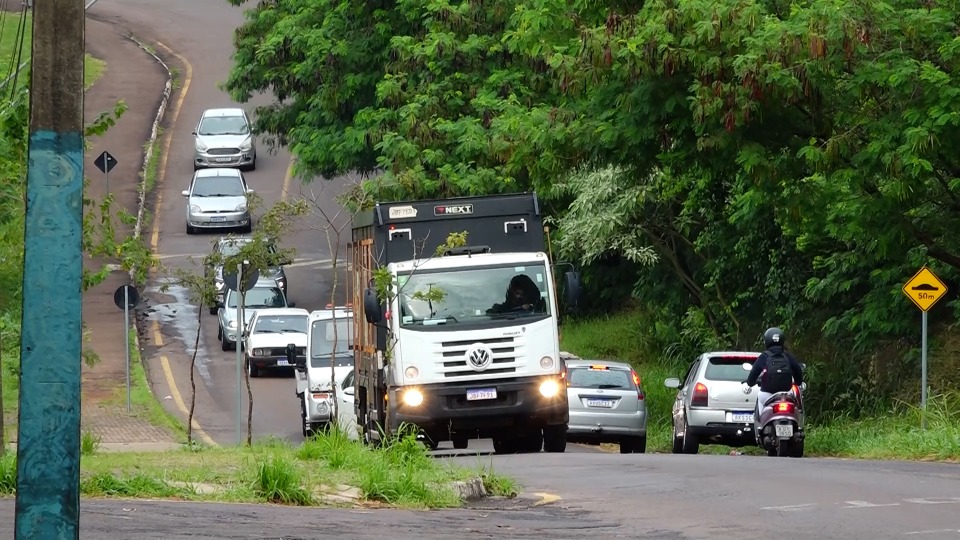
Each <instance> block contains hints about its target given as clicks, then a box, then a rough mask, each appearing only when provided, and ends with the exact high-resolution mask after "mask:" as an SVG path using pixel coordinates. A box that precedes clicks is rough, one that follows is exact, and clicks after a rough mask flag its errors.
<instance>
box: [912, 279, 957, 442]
mask: <svg viewBox="0 0 960 540" xmlns="http://www.w3.org/2000/svg"><path fill="white" fill-rule="evenodd" d="M903 294H905V295H907V298H909V299H910V300H912V301H913V303H914V304H916V306H917V307H918V308H920V311H921V312H922V313H921V321H922V322H921V324H920V326H921V328H920V332H921V338H920V343H921V345H920V409H921V411H922V413H921V415H920V427H921V429H926V428H927V312H928V311H930V308H932V307H933V305H934V304H936V303H937V301H939V300H940V299H941V298H943V296H944V295H945V294H947V286H946V285H944V283H943V282H942V281H940V278H938V277H937V276H936V274H934V273H933V272H932V271H931V270H930V269H929V268H927V267H926V266H924V267H923V268H921V269H920V271H919V272H917V273H916V274H914V276H913V277H912V278H910V280H909V281H907V282H906V283H905V284H904V285H903Z"/></svg>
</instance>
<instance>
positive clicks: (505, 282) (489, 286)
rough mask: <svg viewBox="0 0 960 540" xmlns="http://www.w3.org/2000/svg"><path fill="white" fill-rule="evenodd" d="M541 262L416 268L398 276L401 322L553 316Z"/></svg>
mask: <svg viewBox="0 0 960 540" xmlns="http://www.w3.org/2000/svg"><path fill="white" fill-rule="evenodd" d="M548 279H549V276H548V275H547V272H546V267H545V266H544V265H543V264H525V265H517V266H514V265H510V266H486V267H482V268H478V267H474V268H463V269H445V270H438V271H424V270H417V271H415V272H413V273H410V274H401V275H399V276H397V282H398V284H399V288H400V292H399V299H400V324H401V325H402V326H407V327H409V326H430V325H441V324H442V325H450V324H458V323H461V324H462V323H473V324H476V323H483V322H488V321H502V320H505V319H517V318H521V317H523V318H530V317H534V318H544V317H548V316H550V293H549V289H548V288H547V280H548Z"/></svg>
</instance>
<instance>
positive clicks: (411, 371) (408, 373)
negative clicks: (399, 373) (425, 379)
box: [403, 366, 420, 379]
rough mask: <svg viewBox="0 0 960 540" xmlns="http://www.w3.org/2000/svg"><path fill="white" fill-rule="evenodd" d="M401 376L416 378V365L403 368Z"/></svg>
mask: <svg viewBox="0 0 960 540" xmlns="http://www.w3.org/2000/svg"><path fill="white" fill-rule="evenodd" d="M403 376H404V377H406V378H408V379H416V378H417V377H419V376H420V370H419V369H417V366H409V367H407V369H405V370H403Z"/></svg>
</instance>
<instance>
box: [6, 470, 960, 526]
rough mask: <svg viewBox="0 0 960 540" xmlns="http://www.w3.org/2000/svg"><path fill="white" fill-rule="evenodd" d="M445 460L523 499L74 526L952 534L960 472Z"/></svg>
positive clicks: (110, 519) (173, 511) (206, 514)
mask: <svg viewBox="0 0 960 540" xmlns="http://www.w3.org/2000/svg"><path fill="white" fill-rule="evenodd" d="M452 461H453V462H454V463H458V464H461V465H464V466H470V467H477V466H486V467H488V468H489V467H492V468H494V469H495V470H497V471H499V472H501V473H506V474H510V475H512V476H515V477H516V478H518V479H519V480H520V482H521V483H522V484H523V488H524V495H523V496H521V497H520V498H518V499H513V500H497V499H488V500H483V501H480V502H478V503H473V504H471V505H470V506H469V507H468V508H465V509H458V510H437V511H430V512H416V511H400V510H382V509H380V510H366V509H324V510H317V509H302V508H290V507H280V506H274V505H235V504H202V505H201V504H197V503H192V502H190V503H180V502H159V501H105V500H84V501H83V503H82V505H81V508H82V512H83V517H82V519H81V528H82V535H81V536H82V537H83V538H90V539H98V540H100V539H102V540H113V539H118V540H119V539H126V538H134V537H136V538H148V539H152V538H171V539H173V538H192V539H214V538H216V539H227V538H283V539H294V538H321V537H326V536H337V537H340V538H351V539H352V538H373V537H374V536H376V537H380V536H384V537H386V536H389V537H390V538H392V539H397V540H406V539H411V540H433V539H438V540H439V539H447V538H461V539H476V538H551V539H580V538H658V539H699V538H704V539H706V538H710V539H716V538H722V539H727V538H730V539H733V538H736V539H744V540H754V539H756V540H761V539H762V540H769V539H771V538H777V539H784V540H793V539H797V540H800V539H820V540H834V539H835V540H841V539H842V540H849V539H859V538H871V539H887V538H890V539H893V538H900V539H913V538H916V539H918V540H927V539H930V540H936V539H950V538H958V537H960V512H958V510H960V469H958V467H957V466H956V465H945V464H944V465H941V464H914V463H899V462H870V461H845V460H827V459H806V458H805V459H801V460H796V459H790V458H784V459H777V458H766V457H749V456H706V455H699V456H688V455H650V454H633V455H630V454H628V455H620V454H608V453H567V454H539V455H531V454H527V455H516V456H497V457H496V458H491V457H486V456H472V457H467V456H463V457H457V458H452ZM554 494H558V495H559V496H560V497H562V498H560V499H557V497H556V496H555V495H554ZM541 503H542V504H541ZM12 520H13V501H12V500H10V499H7V500H2V501H0V522H3V523H12ZM3 535H7V536H3ZM11 537H12V535H11V533H9V531H0V538H11Z"/></svg>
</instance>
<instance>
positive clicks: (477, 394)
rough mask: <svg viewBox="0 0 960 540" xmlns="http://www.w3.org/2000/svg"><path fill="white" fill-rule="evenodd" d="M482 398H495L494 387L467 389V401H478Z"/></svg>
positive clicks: (495, 391) (495, 390)
mask: <svg viewBox="0 0 960 540" xmlns="http://www.w3.org/2000/svg"><path fill="white" fill-rule="evenodd" d="M482 399H497V389H496V388H474V389H472V390H467V401H479V400H482Z"/></svg>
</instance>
